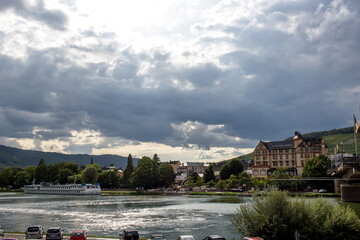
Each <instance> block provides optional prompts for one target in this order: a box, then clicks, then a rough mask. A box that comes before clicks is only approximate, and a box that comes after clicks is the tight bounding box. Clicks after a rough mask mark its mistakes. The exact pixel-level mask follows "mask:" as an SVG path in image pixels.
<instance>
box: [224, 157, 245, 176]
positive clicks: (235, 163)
mask: <svg viewBox="0 0 360 240" xmlns="http://www.w3.org/2000/svg"><path fill="white" fill-rule="evenodd" d="M228 164H229V171H230V173H231V174H234V175H235V176H239V174H240V173H242V171H244V166H243V164H242V162H241V161H240V160H239V159H238V158H233V159H231V160H230V162H229V163H228ZM231 174H230V176H231Z"/></svg>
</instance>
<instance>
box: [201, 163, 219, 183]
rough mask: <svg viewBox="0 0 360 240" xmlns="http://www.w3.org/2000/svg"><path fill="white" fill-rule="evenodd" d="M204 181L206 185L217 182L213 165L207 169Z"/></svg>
mask: <svg viewBox="0 0 360 240" xmlns="http://www.w3.org/2000/svg"><path fill="white" fill-rule="evenodd" d="M203 179H204V182H205V183H207V182H210V181H215V180H216V177H215V173H214V166H213V165H209V166H208V167H207V168H205V170H204V175H203Z"/></svg>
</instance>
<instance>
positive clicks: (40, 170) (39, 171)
mask: <svg viewBox="0 0 360 240" xmlns="http://www.w3.org/2000/svg"><path fill="white" fill-rule="evenodd" d="M46 171H47V166H46V164H45V160H44V158H41V159H40V161H39V164H38V166H37V168H36V171H35V179H36V182H38V183H40V182H46V181H48V179H47V173H46Z"/></svg>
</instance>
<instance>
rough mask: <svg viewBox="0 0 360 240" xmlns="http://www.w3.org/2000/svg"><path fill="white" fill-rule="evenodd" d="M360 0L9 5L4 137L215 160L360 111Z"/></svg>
mask: <svg viewBox="0 0 360 240" xmlns="http://www.w3.org/2000/svg"><path fill="white" fill-rule="evenodd" d="M359 11H360V1H358V0H324V1H314V0H301V1H297V0H246V1H245V0H238V1H231V0H225V1H222V0H202V1H199V0H176V1H175V0H174V1H172V0H169V1H163V0H151V1H149V0H132V1H110V0H102V1H94V0H76V1H75V0H74V1H73V0H59V1H55V0H54V1H38V0H35V1H25V0H2V1H0V22H1V24H0V144H3V145H6V146H12V147H18V148H22V149H31V150H40V151H49V152H61V153H72V154H78V153H86V154H93V155H99V154H118V155H121V156H127V155H128V154H129V153H131V154H132V155H133V157H142V156H150V157H151V156H153V155H154V154H155V153H157V154H158V155H159V157H160V159H161V160H162V161H169V160H180V161H182V162H186V161H200V162H215V161H220V160H226V159H230V158H232V157H236V156H239V155H242V154H246V153H249V152H252V150H253V148H254V147H255V146H256V145H257V143H258V142H259V140H264V141H271V140H272V141H275V140H276V141H277V140H283V139H285V138H287V137H289V136H293V134H294V131H300V132H301V133H308V132H313V131H322V130H330V129H335V128H343V127H350V126H352V125H353V116H352V115H353V114H355V115H356V116H357V117H358V118H359V119H360V112H359V106H360V13H359Z"/></svg>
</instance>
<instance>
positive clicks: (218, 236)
mask: <svg viewBox="0 0 360 240" xmlns="http://www.w3.org/2000/svg"><path fill="white" fill-rule="evenodd" d="M209 237H211V238H224V237H223V236H221V235H210V236H209Z"/></svg>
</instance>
